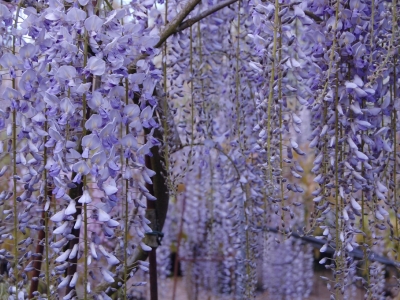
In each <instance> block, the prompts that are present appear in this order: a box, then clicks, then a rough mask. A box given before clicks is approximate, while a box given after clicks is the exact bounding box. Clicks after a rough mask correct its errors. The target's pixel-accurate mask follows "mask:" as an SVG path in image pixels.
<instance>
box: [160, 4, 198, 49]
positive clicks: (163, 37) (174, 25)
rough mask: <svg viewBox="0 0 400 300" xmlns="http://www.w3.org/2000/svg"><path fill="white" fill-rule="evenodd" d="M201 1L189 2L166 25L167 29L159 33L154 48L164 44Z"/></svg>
mask: <svg viewBox="0 0 400 300" xmlns="http://www.w3.org/2000/svg"><path fill="white" fill-rule="evenodd" d="M200 2H201V0H191V1H189V2H188V3H187V4H186V6H185V7H184V8H183V9H182V10H181V11H180V12H179V13H178V14H177V16H176V17H175V19H173V20H172V21H171V23H168V25H167V27H166V28H165V29H164V31H163V32H162V33H161V36H160V40H159V41H158V43H157V45H156V46H155V47H156V48H159V47H161V46H162V44H164V42H165V41H166V40H167V38H169V37H170V36H171V35H172V34H174V33H175V32H176V28H178V26H179V25H180V24H181V23H182V21H183V20H184V19H185V18H186V17H187V16H188V15H189V14H190V13H191V12H192V11H193V9H194V8H195V7H196V5H197V4H199V3H200Z"/></svg>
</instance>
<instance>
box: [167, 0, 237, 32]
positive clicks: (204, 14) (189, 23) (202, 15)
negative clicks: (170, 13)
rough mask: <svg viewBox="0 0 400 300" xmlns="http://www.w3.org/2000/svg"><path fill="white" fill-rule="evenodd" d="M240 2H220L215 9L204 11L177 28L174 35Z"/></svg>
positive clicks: (226, 0)
mask: <svg viewBox="0 0 400 300" xmlns="http://www.w3.org/2000/svg"><path fill="white" fill-rule="evenodd" d="M237 1H238V0H225V1H222V2H220V3H219V4H217V5H215V6H214V7H212V8H210V9H209V10H206V11H203V12H202V13H200V14H199V15H197V16H195V17H193V18H191V19H189V20H187V21H185V22H183V23H182V24H181V25H179V26H178V28H176V30H175V32H173V33H177V32H180V31H182V30H184V29H186V28H188V27H190V26H192V25H193V24H195V23H197V22H199V21H201V20H202V19H204V18H206V17H208V16H209V15H211V14H213V13H215V12H217V11H219V10H220V9H223V8H224V7H226V6H228V5H231V4H233V3H235V2H237Z"/></svg>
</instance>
